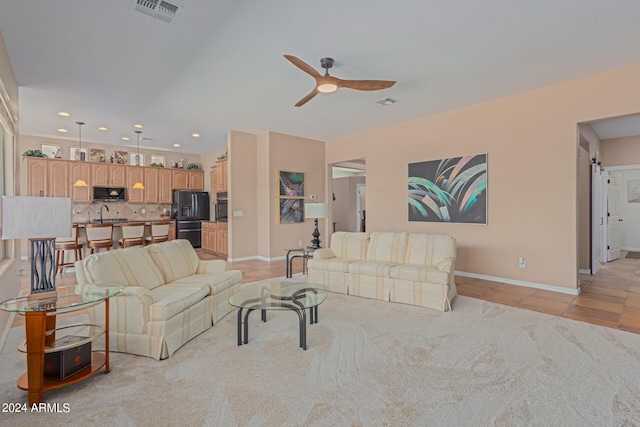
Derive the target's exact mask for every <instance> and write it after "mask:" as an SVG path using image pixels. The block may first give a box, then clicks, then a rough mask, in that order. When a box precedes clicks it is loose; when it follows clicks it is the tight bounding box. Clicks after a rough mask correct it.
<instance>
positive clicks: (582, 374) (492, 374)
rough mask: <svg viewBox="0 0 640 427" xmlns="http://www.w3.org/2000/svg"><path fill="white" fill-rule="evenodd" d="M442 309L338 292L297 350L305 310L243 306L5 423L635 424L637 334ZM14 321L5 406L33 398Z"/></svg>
mask: <svg viewBox="0 0 640 427" xmlns="http://www.w3.org/2000/svg"><path fill="white" fill-rule="evenodd" d="M453 308H454V310H453V311H452V312H449V313H440V312H436V311H433V310H429V309H425V308H420V307H413V306H408V305H401V304H391V303H385V302H382V301H374V300H368V299H363V298H358V297H351V296H346V295H340V294H330V295H329V297H328V298H327V300H326V301H325V302H324V303H323V304H322V305H321V306H320V310H319V319H320V322H319V323H318V324H316V325H312V326H308V329H307V333H308V337H307V342H308V350H307V351H303V350H301V349H300V348H299V347H298V329H297V316H296V315H295V314H294V313H290V312H286V311H282V312H269V313H268V321H267V322H266V323H261V322H260V315H259V313H257V312H256V313H253V314H252V315H251V318H250V330H249V344H248V345H243V346H237V345H236V316H235V312H233V313H231V314H230V315H229V316H227V317H225V318H224V319H223V320H222V321H221V322H220V323H219V324H218V325H216V326H215V327H213V328H212V329H209V330H208V331H206V332H204V333H203V334H201V335H200V336H198V337H196V338H195V339H193V340H192V341H191V342H189V343H188V344H187V345H185V346H184V347H182V348H181V349H180V350H178V351H177V352H176V353H175V354H174V356H173V357H171V358H170V359H167V360H164V361H160V362H158V361H155V360H153V359H150V358H145V357H139V356H132V355H127V354H116V353H112V371H111V373H110V374H109V375H103V374H98V375H96V376H94V377H92V378H91V379H89V380H87V381H84V382H81V383H78V384H75V385H73V386H70V387H66V388H63V389H59V390H53V391H49V392H46V393H45V395H44V396H45V400H46V402H49V403H58V404H60V406H62V404H64V403H68V404H69V409H70V410H69V412H68V413H27V414H24V413H20V414H10V413H2V414H1V415H0V425H6V426H21V425H29V426H36V425H41V426H62V425H74V426H88V425H110V426H176V425H192V426H236V425H240V426H263V425H267V426H299V425H313V426H352V425H355V426H490V425H497V426H581V427H582V426H622V425H628V426H636V425H640V335H637V334H633V333H628V332H624V331H619V330H613V329H608V328H604V327H600V326H595V325H590V324H587V323H581V322H577V321H573V320H569V319H564V318H560V317H554V316H549V315H545V314H541V313H537V312H533V311H527V310H522V309H517V308H512V307H507V306H502V305H498V304H494V303H491V302H485V301H480V300H475V299H471V298H467V297H461V296H459V297H457V298H456V300H455V301H454V305H453ZM22 336H23V330H22V329H21V328H14V329H13V330H12V331H11V333H10V336H9V338H8V341H7V343H6V345H5V347H4V349H3V351H2V352H1V353H0V397H1V399H0V400H1V401H2V403H3V404H5V403H11V402H25V401H26V393H25V392H23V391H21V390H18V389H17V387H16V385H15V381H16V379H17V377H18V376H19V375H20V374H21V373H22V372H23V371H24V369H25V357H24V355H22V354H19V353H17V352H16V350H15V348H16V345H17V343H18V341H19V340H20V339H22Z"/></svg>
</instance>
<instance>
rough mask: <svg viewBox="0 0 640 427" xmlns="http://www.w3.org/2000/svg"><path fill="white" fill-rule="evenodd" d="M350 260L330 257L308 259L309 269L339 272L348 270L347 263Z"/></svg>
mask: <svg viewBox="0 0 640 427" xmlns="http://www.w3.org/2000/svg"><path fill="white" fill-rule="evenodd" d="M351 262H352V261H348V260H344V259H338V258H330V259H310V260H309V269H317V270H327V271H338V272H340V273H348V272H349V264H350V263H351Z"/></svg>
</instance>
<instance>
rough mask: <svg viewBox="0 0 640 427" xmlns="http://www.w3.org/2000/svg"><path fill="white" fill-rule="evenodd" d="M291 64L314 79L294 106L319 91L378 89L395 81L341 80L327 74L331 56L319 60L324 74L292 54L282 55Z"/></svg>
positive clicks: (330, 64) (299, 104)
mask: <svg viewBox="0 0 640 427" xmlns="http://www.w3.org/2000/svg"><path fill="white" fill-rule="evenodd" d="M284 57H285V58H287V59H288V60H289V61H291V63H292V64H293V65H295V66H296V67H298V68H300V69H301V70H302V71H304V72H305V73H307V74H309V75H310V76H311V77H313V78H314V79H315V80H316V87H315V88H314V89H313V90H312V91H311V92H309V94H308V95H307V96H305V97H304V98H302V99H301V100H300V101H298V103H297V104H296V107H302V106H303V105H304V104H306V103H307V102H309V101H310V100H311V99H312V98H313V97H314V96H316V95H317V94H318V93H319V92H322V93H331V92H335V91H336V90H338V89H340V88H341V87H344V88H347V89H355V90H366V91H371V90H380V89H387V88H390V87H391V86H393V85H394V84H395V83H396V82H395V81H390V80H343V79H339V78H337V77H333V76H330V75H329V68H331V67H333V59H332V58H322V59H321V60H320V65H321V66H322V68H324V70H325V73H324V76H323V75H322V74H320V73H319V72H317V71H316V69H315V68H313V67H312V66H311V65H309V64H307V63H306V62H304V61H303V60H301V59H299V58H296V57H295V56H293V55H284Z"/></svg>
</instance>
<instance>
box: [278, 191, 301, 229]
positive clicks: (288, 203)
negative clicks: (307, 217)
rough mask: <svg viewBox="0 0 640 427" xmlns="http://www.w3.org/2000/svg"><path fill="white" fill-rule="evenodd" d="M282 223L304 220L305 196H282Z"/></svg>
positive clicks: (280, 205)
mask: <svg viewBox="0 0 640 427" xmlns="http://www.w3.org/2000/svg"><path fill="white" fill-rule="evenodd" d="M279 207H280V224H291V223H297V222H304V199H303V198H293V197H290V198H280V204H279Z"/></svg>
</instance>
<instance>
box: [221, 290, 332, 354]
mask: <svg viewBox="0 0 640 427" xmlns="http://www.w3.org/2000/svg"><path fill="white" fill-rule="evenodd" d="M327 294H328V292H327V289H326V288H325V287H324V286H322V285H315V284H310V283H289V282H279V281H266V282H259V283H256V284H253V285H250V286H248V287H247V288H245V289H242V290H241V291H240V292H238V293H236V294H235V295H233V296H232V297H231V298H229V304H231V305H232V306H234V307H237V308H238V345H242V344H247V343H249V323H248V320H249V314H251V312H252V311H255V310H260V311H261V312H262V321H263V322H266V321H267V310H293V311H295V312H296V314H297V315H298V321H299V328H300V347H301V348H302V349H303V350H306V349H307V326H306V324H307V319H306V313H305V310H306V309H309V324H310V325H312V324H314V323H318V305H320V304H321V303H322V302H323V301H324V300H325V299H326V298H327ZM243 310H246V313H245V314H244V319H243V316H242V311H243ZM243 326H244V328H243Z"/></svg>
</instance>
